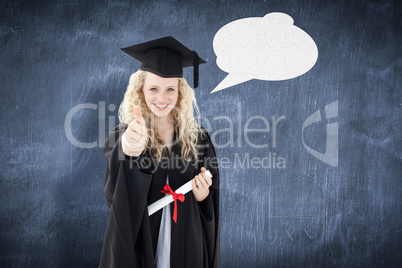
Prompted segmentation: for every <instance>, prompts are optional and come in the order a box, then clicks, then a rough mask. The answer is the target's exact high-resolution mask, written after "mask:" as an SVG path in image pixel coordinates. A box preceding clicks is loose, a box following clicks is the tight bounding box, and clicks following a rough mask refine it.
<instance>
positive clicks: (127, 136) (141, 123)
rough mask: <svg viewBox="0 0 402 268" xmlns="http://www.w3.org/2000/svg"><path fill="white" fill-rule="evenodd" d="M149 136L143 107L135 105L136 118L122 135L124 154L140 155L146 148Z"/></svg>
mask: <svg viewBox="0 0 402 268" xmlns="http://www.w3.org/2000/svg"><path fill="white" fill-rule="evenodd" d="M147 136H148V133H147V129H146V128H145V120H144V118H143V117H142V113H141V109H140V107H138V106H134V120H133V121H132V122H131V123H130V124H128V127H127V129H126V131H125V132H124V133H123V136H122V147H123V152H124V154H126V155H128V156H139V155H140V154H141V153H142V151H143V150H144V148H145V143H146V141H147Z"/></svg>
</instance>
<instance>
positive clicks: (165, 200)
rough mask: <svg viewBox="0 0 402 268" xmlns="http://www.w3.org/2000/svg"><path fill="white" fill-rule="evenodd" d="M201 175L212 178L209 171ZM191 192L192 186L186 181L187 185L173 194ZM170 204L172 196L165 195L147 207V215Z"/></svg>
mask: <svg viewBox="0 0 402 268" xmlns="http://www.w3.org/2000/svg"><path fill="white" fill-rule="evenodd" d="M202 174H205V175H207V176H208V177H210V178H212V174H211V172H209V170H207V171H205V172H204V173H202ZM191 190H193V185H192V183H191V181H188V182H187V183H185V184H184V185H182V186H181V187H179V188H178V189H177V190H176V191H175V192H176V193H178V194H183V195H185V194H186V193H188V192H190V191H191ZM172 202H173V196H172V195H167V196H165V197H162V198H161V199H159V200H158V201H155V202H154V203H152V204H151V205H149V206H148V215H149V216H151V215H152V214H154V213H155V212H157V211H158V210H160V209H161V208H164V207H165V206H167V205H169V204H170V203H172Z"/></svg>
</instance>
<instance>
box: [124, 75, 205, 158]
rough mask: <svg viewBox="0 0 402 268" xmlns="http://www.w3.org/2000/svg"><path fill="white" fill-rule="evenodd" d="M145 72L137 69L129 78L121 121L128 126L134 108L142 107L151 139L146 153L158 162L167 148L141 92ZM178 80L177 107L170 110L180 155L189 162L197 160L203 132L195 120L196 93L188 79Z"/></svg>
mask: <svg viewBox="0 0 402 268" xmlns="http://www.w3.org/2000/svg"><path fill="white" fill-rule="evenodd" d="M145 77H146V72H145V71H143V70H138V71H137V72H135V73H133V74H132V75H131V76H130V82H129V84H128V87H127V90H126V93H125V94H124V99H123V101H122V103H121V104H120V108H119V120H120V123H122V124H129V123H130V122H131V121H133V119H134V112H133V110H134V106H139V107H140V109H141V113H142V116H143V118H144V119H145V127H146V129H147V131H148V139H147V142H146V144H147V145H146V147H145V150H147V151H148V152H149V155H150V156H151V157H153V158H154V159H155V160H156V161H160V160H161V158H162V151H163V149H164V148H165V147H166V146H167V144H165V142H164V140H163V139H162V138H161V136H160V135H159V133H158V129H157V126H156V125H155V124H154V123H153V117H154V116H155V115H154V114H153V113H152V111H151V110H150V109H149V108H148V106H147V104H146V102H145V97H144V93H143V91H142V88H143V85H144V80H145ZM178 79H179V94H178V99H177V103H176V106H175V107H174V108H173V110H172V111H171V113H170V115H171V116H172V119H173V122H174V130H175V132H176V137H174V138H177V141H178V142H179V143H180V145H181V156H182V157H183V158H184V160H186V161H195V162H197V160H198V149H197V148H198V147H199V146H198V145H197V143H198V139H199V137H200V136H199V134H200V133H202V134H203V131H202V129H201V126H200V125H199V124H198V123H197V121H196V120H195V117H194V110H195V112H196V113H197V115H198V116H200V111H199V109H198V106H197V101H196V99H195V94H194V90H193V89H192V88H191V87H190V86H189V85H188V83H187V81H186V79H184V78H178Z"/></svg>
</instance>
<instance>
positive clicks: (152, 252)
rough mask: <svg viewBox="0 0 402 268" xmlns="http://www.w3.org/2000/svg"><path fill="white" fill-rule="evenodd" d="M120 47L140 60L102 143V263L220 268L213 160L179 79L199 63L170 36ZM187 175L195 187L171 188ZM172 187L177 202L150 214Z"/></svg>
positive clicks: (192, 102)
mask: <svg viewBox="0 0 402 268" xmlns="http://www.w3.org/2000/svg"><path fill="white" fill-rule="evenodd" d="M123 51H125V52H127V53H128V54H130V55H132V56H133V57H135V58H137V59H139V60H140V61H142V62H143V65H142V67H141V69H140V70H139V71H137V72H136V73H134V74H133V75H132V76H131V78H130V83H129V86H128V88H127V91H126V93H125V95H124V100H123V102H122V104H121V106H120V110H119V118H120V121H121V124H120V125H119V126H118V127H117V128H116V129H115V130H114V131H112V132H111V133H110V134H109V136H108V137H107V139H106V141H105V147H104V154H105V158H106V160H107V168H106V178H105V197H106V203H107V205H108V207H109V209H110V216H109V221H108V226H107V230H106V235H105V240H104V244H103V249H102V255H101V261H100V265H99V267H157V268H162V267H192V268H197V267H219V172H218V166H217V160H216V155H215V150H214V147H213V145H212V142H211V139H210V137H209V135H208V133H207V132H206V131H205V129H204V128H202V127H201V126H200V125H198V124H197V122H196V120H195V119H194V110H196V111H198V107H197V104H196V100H195V94H194V90H193V89H192V88H191V87H190V86H189V85H188V83H187V82H186V80H185V79H184V78H182V68H183V67H187V66H190V65H194V68H195V69H197V70H198V64H199V63H203V62H204V61H203V60H202V59H200V58H199V57H198V55H197V54H196V53H195V52H194V51H190V50H188V49H187V48H186V47H184V46H183V45H182V44H180V43H179V42H178V41H176V40H175V39H173V38H172V37H166V38H161V39H157V40H153V41H150V42H147V43H143V44H140V45H135V46H132V47H129V48H126V49H123ZM195 76H198V71H195ZM197 79H198V77H195V80H197ZM206 170H209V171H210V172H211V174H212V176H213V177H212V179H211V178H209V177H208V176H206V175H204V174H203V173H204V172H205V171H206ZM190 180H192V188H193V190H192V192H189V193H187V194H185V195H184V197H183V196H181V197H180V196H177V195H176V194H175V193H173V191H175V190H176V189H178V188H179V187H180V186H182V185H184V184H185V183H187V182H188V181H190ZM166 184H167V185H168V186H167V185H166ZM166 187H167V188H166ZM169 187H170V188H171V190H170V189H169ZM164 189H165V191H164V193H161V192H160V191H162V190H164ZM169 191H170V194H172V195H173V196H175V199H176V198H177V199H179V200H175V201H174V202H173V203H171V204H170V205H167V206H165V207H164V208H163V209H161V210H159V211H157V212H156V213H154V214H152V215H151V216H149V215H148V205H150V204H152V203H154V202H155V201H157V200H159V199H160V198H163V197H164V196H165V193H167V192H169ZM180 201H182V202H180Z"/></svg>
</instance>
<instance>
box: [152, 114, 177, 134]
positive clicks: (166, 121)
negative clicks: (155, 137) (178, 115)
mask: <svg viewBox="0 0 402 268" xmlns="http://www.w3.org/2000/svg"><path fill="white" fill-rule="evenodd" d="M155 124H156V125H157V126H158V130H159V131H160V132H162V133H166V132H169V131H172V130H174V122H173V119H172V118H170V117H155ZM162 133H160V134H162Z"/></svg>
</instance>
